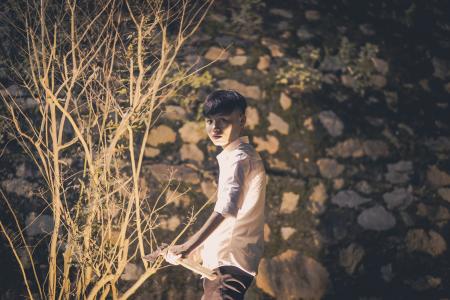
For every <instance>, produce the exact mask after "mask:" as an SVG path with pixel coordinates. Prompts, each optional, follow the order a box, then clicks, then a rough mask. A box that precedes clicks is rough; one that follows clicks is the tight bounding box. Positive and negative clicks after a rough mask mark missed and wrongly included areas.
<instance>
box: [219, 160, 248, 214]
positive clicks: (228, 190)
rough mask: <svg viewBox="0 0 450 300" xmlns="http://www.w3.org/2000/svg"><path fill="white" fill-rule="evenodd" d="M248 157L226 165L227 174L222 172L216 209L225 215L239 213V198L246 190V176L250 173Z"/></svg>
mask: <svg viewBox="0 0 450 300" xmlns="http://www.w3.org/2000/svg"><path fill="white" fill-rule="evenodd" d="M248 163H249V162H248V159H246V158H242V159H239V160H237V161H234V162H232V163H231V165H229V166H227V167H226V171H225V174H220V175H219V176H220V179H219V187H218V194H217V202H216V205H215V207H214V211H216V212H218V213H220V214H222V215H224V216H227V215H228V216H233V217H235V216H236V215H237V212H238V209H239V205H240V203H239V200H240V198H241V196H242V193H243V190H244V182H245V176H246V174H247V173H248V170H249V168H248Z"/></svg>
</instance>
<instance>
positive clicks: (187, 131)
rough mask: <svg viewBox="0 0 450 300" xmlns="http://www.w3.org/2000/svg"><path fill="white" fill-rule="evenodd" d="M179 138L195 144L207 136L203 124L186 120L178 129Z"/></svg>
mask: <svg viewBox="0 0 450 300" xmlns="http://www.w3.org/2000/svg"><path fill="white" fill-rule="evenodd" d="M178 132H179V133H180V136H181V139H182V140H183V141H184V142H186V143H192V144H197V143H198V142H199V141H200V140H203V139H206V138H207V137H208V135H207V133H206V130H205V126H204V125H203V124H201V123H197V122H191V121H188V122H186V123H185V124H184V125H183V126H182V127H181V128H180V129H179V131H178Z"/></svg>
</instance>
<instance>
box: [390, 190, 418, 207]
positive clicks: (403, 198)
mask: <svg viewBox="0 0 450 300" xmlns="http://www.w3.org/2000/svg"><path fill="white" fill-rule="evenodd" d="M383 199H384V201H385V202H386V205H387V207H388V209H390V210H392V209H394V208H398V209H402V210H403V209H405V208H407V207H408V206H409V205H410V204H411V203H412V202H413V201H414V196H413V195H412V186H409V187H408V189H405V188H395V189H394V190H393V191H392V192H388V193H385V194H383Z"/></svg>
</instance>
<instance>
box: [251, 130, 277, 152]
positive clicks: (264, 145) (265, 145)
mask: <svg viewBox="0 0 450 300" xmlns="http://www.w3.org/2000/svg"><path fill="white" fill-rule="evenodd" d="M253 142H254V143H255V144H256V145H257V146H256V151H258V152H261V151H267V152H268V153H269V154H275V153H277V152H278V147H279V146H280V143H279V142H278V139H277V138H276V137H274V136H273V135H266V138H265V139H264V138H260V137H254V138H253Z"/></svg>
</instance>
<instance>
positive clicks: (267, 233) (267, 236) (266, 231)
mask: <svg viewBox="0 0 450 300" xmlns="http://www.w3.org/2000/svg"><path fill="white" fill-rule="evenodd" d="M270 231H271V230H270V227H269V225H267V223H266V224H264V242H266V243H267V242H269V241H270Z"/></svg>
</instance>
